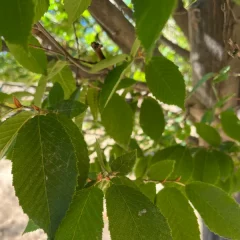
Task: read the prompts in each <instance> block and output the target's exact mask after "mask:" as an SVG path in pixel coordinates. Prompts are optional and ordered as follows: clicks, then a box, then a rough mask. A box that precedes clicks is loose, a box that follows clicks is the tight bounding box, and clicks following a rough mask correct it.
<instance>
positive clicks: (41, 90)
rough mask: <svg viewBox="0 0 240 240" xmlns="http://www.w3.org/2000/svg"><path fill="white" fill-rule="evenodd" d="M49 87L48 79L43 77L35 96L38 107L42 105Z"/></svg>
mask: <svg viewBox="0 0 240 240" xmlns="http://www.w3.org/2000/svg"><path fill="white" fill-rule="evenodd" d="M46 86H47V78H46V77H45V76H42V77H41V78H40V79H39V81H38V86H37V88H36V92H35V94H34V104H35V105H36V106H38V107H41V105H42V99H43V96H44V93H45V90H46Z"/></svg>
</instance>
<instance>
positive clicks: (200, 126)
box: [195, 123, 221, 146]
mask: <svg viewBox="0 0 240 240" xmlns="http://www.w3.org/2000/svg"><path fill="white" fill-rule="evenodd" d="M195 126H196V129H197V133H198V135H199V136H200V137H201V138H202V139H204V140H205V141H206V142H207V143H209V144H210V145H212V146H219V145H220V143H221V137H220V134H219V133H218V132H217V130H216V129H215V128H213V127H211V126H209V125H207V124H205V123H195Z"/></svg>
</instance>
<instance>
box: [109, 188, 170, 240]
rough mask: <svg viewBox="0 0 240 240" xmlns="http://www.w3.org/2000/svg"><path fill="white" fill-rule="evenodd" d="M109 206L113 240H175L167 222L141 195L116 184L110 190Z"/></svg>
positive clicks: (110, 228)
mask: <svg viewBox="0 0 240 240" xmlns="http://www.w3.org/2000/svg"><path fill="white" fill-rule="evenodd" d="M106 203H107V215H108V219H109V230H110V233H111V239H112V240H126V239H129V237H130V238H131V240H138V239H154V240H169V239H171V234H170V229H169V227H168V224H167V221H166V220H165V218H164V217H163V216H162V214H161V213H160V211H159V210H158V209H157V207H156V206H155V205H154V204H153V203H152V202H151V201H150V200H149V199H148V198H147V197H146V196H144V195H143V194H142V193H141V192H139V191H137V190H135V189H133V188H130V187H128V186H124V185H115V184H113V185H112V186H111V187H110V188H109V189H108V190H107V193H106ZM116 206H117V207H116Z"/></svg>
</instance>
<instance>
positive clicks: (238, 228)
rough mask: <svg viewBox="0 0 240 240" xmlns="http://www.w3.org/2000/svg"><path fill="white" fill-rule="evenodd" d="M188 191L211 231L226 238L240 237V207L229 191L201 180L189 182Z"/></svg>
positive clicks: (190, 198)
mask: <svg viewBox="0 0 240 240" xmlns="http://www.w3.org/2000/svg"><path fill="white" fill-rule="evenodd" d="M186 193H187V195H188V198H189V200H190V201H191V202H192V204H193V206H194V207H195V208H196V209H197V211H198V212H199V214H200V215H201V217H202V218H203V220H204V222H205V223H206V225H207V226H208V227H209V229H210V230H211V231H213V232H215V233H216V234H218V235H220V236H222V237H226V238H232V239H239V238H240V221H239V216H240V208H239V205H238V204H237V203H236V202H235V201H234V200H233V199H232V198H231V197H230V196H229V195H228V194H227V193H225V192H224V191H223V190H221V189H220V188H217V187H214V186H212V185H210V184H207V183H201V182H194V183H190V184H188V185H187V186H186Z"/></svg>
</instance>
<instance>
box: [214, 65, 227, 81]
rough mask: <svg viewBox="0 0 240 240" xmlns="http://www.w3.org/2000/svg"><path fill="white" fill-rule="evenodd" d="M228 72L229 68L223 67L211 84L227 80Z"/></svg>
mask: <svg viewBox="0 0 240 240" xmlns="http://www.w3.org/2000/svg"><path fill="white" fill-rule="evenodd" d="M229 71H230V66H226V67H224V68H223V69H222V70H221V71H220V72H219V74H217V76H215V77H214V79H213V83H215V84H216V83H220V82H223V81H225V80H227V79H228V76H229Z"/></svg>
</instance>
